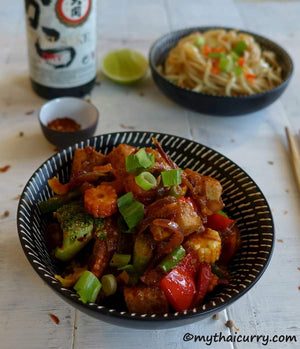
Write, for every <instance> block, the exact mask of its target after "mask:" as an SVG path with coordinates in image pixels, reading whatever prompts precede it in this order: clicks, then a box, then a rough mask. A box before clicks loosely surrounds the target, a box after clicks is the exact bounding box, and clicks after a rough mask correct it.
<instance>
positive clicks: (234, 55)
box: [230, 51, 240, 61]
mask: <svg viewBox="0 0 300 349" xmlns="http://www.w3.org/2000/svg"><path fill="white" fill-rule="evenodd" d="M230 56H231V58H232V59H233V60H234V61H237V60H238V59H239V58H240V56H239V55H238V54H237V53H236V52H234V51H230Z"/></svg>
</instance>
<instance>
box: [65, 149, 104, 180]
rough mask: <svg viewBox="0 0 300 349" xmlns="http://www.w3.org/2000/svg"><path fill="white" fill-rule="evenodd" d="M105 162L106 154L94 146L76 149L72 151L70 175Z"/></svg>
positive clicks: (86, 170) (91, 169) (90, 169)
mask: <svg viewBox="0 0 300 349" xmlns="http://www.w3.org/2000/svg"><path fill="white" fill-rule="evenodd" d="M105 163H106V156H105V155H103V154H101V153H99V152H97V151H96V150H95V149H94V147H85V148H84V149H76V150H75V153H74V158H73V163H72V169H71V175H74V174H76V173H78V172H83V171H85V172H91V171H93V168H94V167H95V166H101V165H104V164H105Z"/></svg>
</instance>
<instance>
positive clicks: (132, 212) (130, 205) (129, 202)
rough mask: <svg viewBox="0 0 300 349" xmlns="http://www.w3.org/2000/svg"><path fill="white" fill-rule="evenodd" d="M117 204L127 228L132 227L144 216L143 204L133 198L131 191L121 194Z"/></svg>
mask: <svg viewBox="0 0 300 349" xmlns="http://www.w3.org/2000/svg"><path fill="white" fill-rule="evenodd" d="M117 205H118V208H119V211H120V213H121V215H122V216H123V218H124V220H125V222H126V224H127V225H128V228H129V229H131V228H134V227H135V226H136V225H137V224H138V222H139V221H141V220H142V219H143V218H144V205H143V204H142V203H141V202H139V201H136V200H134V199H133V195H132V193H131V192H130V193H127V194H125V195H123V196H121V197H120V198H119V199H118V200H117Z"/></svg>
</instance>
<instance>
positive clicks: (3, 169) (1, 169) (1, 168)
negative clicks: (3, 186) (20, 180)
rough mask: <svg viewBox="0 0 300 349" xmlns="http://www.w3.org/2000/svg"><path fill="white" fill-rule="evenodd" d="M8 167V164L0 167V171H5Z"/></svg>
mask: <svg viewBox="0 0 300 349" xmlns="http://www.w3.org/2000/svg"><path fill="white" fill-rule="evenodd" d="M9 168H10V165H6V166H3V167H0V172H6V171H7V170H8V169H9Z"/></svg>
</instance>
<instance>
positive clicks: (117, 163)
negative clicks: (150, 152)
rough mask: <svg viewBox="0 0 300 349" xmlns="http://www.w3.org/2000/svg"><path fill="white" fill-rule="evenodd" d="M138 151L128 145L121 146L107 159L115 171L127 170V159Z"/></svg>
mask: <svg viewBox="0 0 300 349" xmlns="http://www.w3.org/2000/svg"><path fill="white" fill-rule="evenodd" d="M136 151H137V148H136V147H132V146H130V145H128V144H119V145H118V146H117V147H116V148H115V149H114V150H113V151H111V152H110V153H109V154H108V156H107V159H108V161H109V162H110V163H111V164H112V166H113V168H115V169H125V168H126V163H125V159H126V157H127V156H128V155H130V154H133V153H135V152H136Z"/></svg>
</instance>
